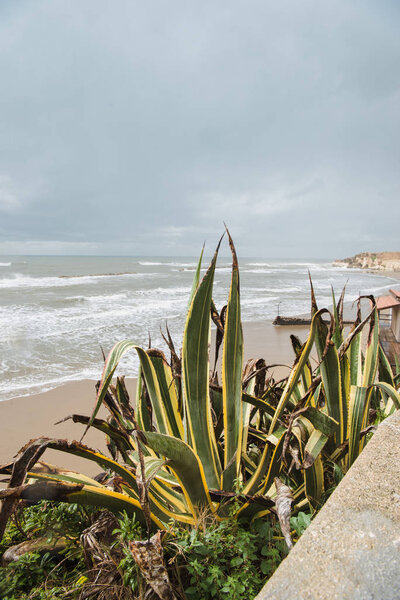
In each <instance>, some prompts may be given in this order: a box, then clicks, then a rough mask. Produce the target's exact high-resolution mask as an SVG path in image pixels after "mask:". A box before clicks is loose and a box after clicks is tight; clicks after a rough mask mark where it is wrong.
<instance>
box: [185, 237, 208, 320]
mask: <svg viewBox="0 0 400 600" xmlns="http://www.w3.org/2000/svg"><path fill="white" fill-rule="evenodd" d="M204 246H205V244H203V247H202V249H201V252H200V257H199V260H198V262H197V267H196V272H195V274H194V279H193V284H192V289H191V291H190V296H189V304H188V309H189V308H190V306H191V304H192V302H193V298H194V296H195V294H196V292H197V288H198V287H199V281H200V271H201V263H202V260H203V254H204Z"/></svg>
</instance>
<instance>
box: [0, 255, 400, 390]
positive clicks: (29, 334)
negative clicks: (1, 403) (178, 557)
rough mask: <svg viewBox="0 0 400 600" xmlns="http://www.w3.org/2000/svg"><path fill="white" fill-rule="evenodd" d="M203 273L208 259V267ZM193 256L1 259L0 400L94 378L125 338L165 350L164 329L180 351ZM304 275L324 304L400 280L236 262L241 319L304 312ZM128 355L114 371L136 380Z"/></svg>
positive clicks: (217, 291) (223, 263)
mask: <svg viewBox="0 0 400 600" xmlns="http://www.w3.org/2000/svg"><path fill="white" fill-rule="evenodd" d="M204 262H205V265H204V269H203V271H202V273H204V272H205V267H206V266H207V262H208V261H207V260H205V261H204ZM196 265H197V259H195V258H190V257H179V258H177V257H119V256H118V257H117V256H113V257H110V256H0V332H1V335H0V400H7V399H10V398H14V397H19V396H25V395H30V394H34V393H38V392H42V391H45V390H49V389H52V388H54V387H57V386H59V385H61V384H63V383H65V382H67V381H73V380H81V379H99V377H100V375H101V371H102V365H103V352H104V353H106V354H107V353H108V352H109V350H110V349H111V348H112V346H113V345H114V344H115V343H116V342H118V341H120V340H123V339H129V340H133V341H134V342H135V343H137V344H139V345H141V346H143V347H145V348H146V347H148V344H149V337H150V338H151V345H152V347H158V348H161V349H163V348H164V349H165V344H164V342H163V339H162V331H165V327H166V325H168V328H169V330H170V332H171V335H172V337H173V339H174V340H175V343H176V347H177V348H178V349H180V347H181V342H182V333H183V328H184V322H185V314H186V310H187V305H188V298H189V294H190V290H191V286H192V282H193V277H194V274H195V269H196ZM308 272H310V273H311V276H312V279H313V284H314V287H315V291H316V296H317V300H318V304H319V306H320V307H324V306H329V305H331V287H333V288H334V290H335V292H336V293H337V295H339V294H340V291H341V289H342V288H343V286H344V285H345V284H347V288H346V289H347V294H346V298H347V300H348V301H349V302H351V301H353V300H354V299H356V298H357V297H358V295H359V294H360V293H361V294H364V293H368V294H371V293H373V294H375V295H381V294H384V293H385V292H386V291H387V290H388V289H389V288H390V287H393V285H394V283H398V280H397V279H396V280H395V279H392V278H391V277H388V276H384V275H382V274H377V273H368V272H365V271H361V270H356V269H347V268H344V267H338V266H333V265H332V263H331V262H328V261H321V260H315V259H296V260H284V259H282V260H279V259H274V260H269V259H265V258H260V259H256V258H251V259H242V260H240V278H241V279H240V282H241V306H242V319H243V321H253V322H255V321H265V320H267V321H271V320H272V319H274V317H275V316H276V315H277V314H278V313H279V314H280V315H282V316H292V315H298V314H304V313H307V312H309V310H310V294H309V281H308ZM230 273H231V262H230V259H229V258H228V257H225V258H224V257H221V258H220V259H219V261H218V265H217V268H216V273H215V285H214V301H215V303H216V305H217V307H218V308H221V307H222V306H223V305H224V304H225V303H226V300H227V296H228V291H229V281H230ZM134 354H135V353H131V355H128V356H127V357H126V358H124V360H123V362H122V363H121V369H120V372H121V373H124V374H125V375H127V376H134V375H136V374H137V368H138V363H137V358H136V356H135V355H134Z"/></svg>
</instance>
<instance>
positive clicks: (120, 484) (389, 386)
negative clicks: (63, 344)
mask: <svg viewBox="0 0 400 600" xmlns="http://www.w3.org/2000/svg"><path fill="white" fill-rule="evenodd" d="M227 236H228V240H229V246H230V250H231V253H232V274H231V283H230V289H229V294H228V298H227V303H226V305H225V306H223V307H222V308H221V309H218V308H217V307H216V306H215V303H214V300H213V282H214V274H215V268H216V263H217V257H218V251H219V246H220V244H218V247H217V249H216V252H215V254H214V256H213V258H212V260H211V263H210V265H209V267H208V269H207V270H206V273H205V275H204V277H203V278H202V279H201V278H200V274H201V266H202V255H201V256H200V260H199V263H198V266H197V270H196V274H195V278H194V282H193V288H192V291H191V295H190V298H189V307H188V314H187V319H186V325H185V330H184V335H183V346H182V351H181V352H179V351H178V350H177V349H176V347H175V345H174V343H173V340H172V338H171V336H170V334H169V331H168V328H167V329H166V332H165V341H166V345H167V348H168V351H169V358H168V359H167V357H166V356H165V353H164V352H162V351H161V350H158V349H153V348H149V349H144V348H141V347H139V346H138V345H137V344H135V343H134V342H131V341H127V340H125V341H122V342H118V343H117V344H116V345H115V346H114V347H113V349H112V350H111V352H110V353H109V355H108V357H107V358H106V359H105V365H104V370H103V374H102V377H101V380H100V382H99V383H98V388H97V399H96V403H95V407H94V410H93V412H92V414H91V415H90V416H89V415H77V414H75V415H72V416H71V417H70V418H71V419H72V420H73V421H74V422H76V423H80V424H83V425H84V426H85V433H86V431H87V429H88V428H89V427H94V428H96V429H99V430H100V431H102V432H103V433H104V434H105V436H106V439H107V447H108V451H109V453H108V455H107V454H104V453H100V452H98V451H95V450H92V449H91V448H89V447H87V446H86V445H85V443H84V441H83V440H84V435H85V434H84V435H83V437H82V439H81V441H80V442H69V441H66V440H58V439H49V438H40V439H37V440H34V441H31V442H30V443H29V444H27V445H26V446H25V447H24V448H23V449H22V450H21V452H20V455H19V456H18V458H17V460H16V461H15V462H14V463H11V464H9V465H4V466H3V467H2V468H1V470H0V472H1V473H2V474H3V475H5V476H7V477H8V478H9V487H8V488H7V490H4V491H1V492H0V497H1V498H3V505H2V509H1V513H0V536H2V535H3V533H4V532H5V536H4V539H3V548H4V544H6V545H7V546H8V545H11V544H14V543H16V542H17V541H18V539H19V538H18V535H20V536H23V533H29V531H31V530H30V529H29V527H28V528H27V527H26V526H19V527H18V525H17V523H18V517H16V515H18V506H19V505H20V503H21V502H22V503H27V502H28V503H32V502H43V501H45V502H47V503H51V504H45V505H43V504H39V505H34V506H32V507H28V508H25V509H24V513H23V514H24V515H25V516H24V517H23V519H25V520H26V519H28V520H29V519H30V518H34V517H32V516H31V515H36V517H35V518H37V515H38V514H40V513H39V512H38V510H40V509H38V508H37V507H38V506H39V507H41V508H42V509H43V506H45V507H47V509H45V510H44V513H45V514H47V513H48V512H49V509H48V507H49V506H50V505H51V506H53V503H54V502H55V501H56V502H61V503H62V504H61V506H62V507H64V508H62V509H61V510H65V511H68V510H72V513H73V514H74V515H81V517H82V519H81V523H82V526H81V527H80V528H79V532H75V533H74V534H73V535H71V536H70V538H71V539H73V547H74V551H75V554H74V553H73V552H72V550H71V547H70V544H69V543H66V545H65V550H64V551H63V552H64V553H65V562H66V563H67V562H68V561H75V562H74V563H73V568H72V571H73V572H74V573H75V576H74V578H73V582H71V579H70V578H69V577H70V575H71V572H70V571H69V572H68V573H62V572H60V573H61V574H59V576H58V580H57V581H58V583H57V585H58V587H59V590H58V591H57V592H55V591H54V590H53V592H52V593H53V596H46V595H45V594H46V593H47V592H46V589H45V588H43V586H42V587H41V588H40V586H39V588H40V592H37V595H36V596H35V595H29V593H30V592H29V591H28V592H27V595H26V597H32V598H47V597H68V595H69V597H77V598H78V597H79V598H87V597H90V596H91V595H92V596H93V594H97V595H96V596H95V597H99V598H100V597H105V598H106V597H107V598H113V597H115V598H117V597H126V598H137V597H139V598H144V597H146V598H147V597H154V598H157V597H159V598H162V599H164V598H188V599H189V598H200V597H201V598H228V597H229V598H242V597H243V594H244V593H245V594H246V597H248V598H252V597H254V595H255V594H256V593H257V592H258V590H259V589H260V588H261V586H262V585H263V583H264V582H265V580H266V578H268V577H269V576H270V575H271V573H272V572H273V570H274V569H275V568H276V566H277V565H278V564H279V562H280V560H281V559H282V558H283V557H284V556H285V555H286V553H287V552H288V551H290V549H291V547H292V545H293V543H294V542H295V541H296V537H297V536H298V535H299V534H301V532H302V531H303V530H304V528H305V527H306V526H307V525H308V524H309V522H310V520H311V518H312V516H313V515H314V514H315V512H316V511H317V510H318V509H319V508H320V507H321V506H322V504H323V503H324V501H325V500H326V498H327V497H328V496H329V494H330V493H331V491H332V490H333V489H334V487H335V486H336V485H337V483H338V482H339V481H340V479H341V478H342V477H343V475H344V474H345V473H346V471H347V470H348V469H349V467H350V466H351V465H352V464H353V462H354V460H355V459H356V458H357V456H358V454H359V452H360V451H361V450H362V448H363V447H364V445H365V443H366V441H367V439H368V436H369V435H370V434H371V432H372V431H373V429H374V427H375V423H376V422H378V421H379V420H381V419H382V418H384V417H385V416H387V415H389V414H391V413H392V412H393V411H394V410H395V409H398V408H400V395H399V392H398V391H397V390H398V386H399V377H400V376H399V374H393V373H392V371H391V368H390V365H389V363H388V361H387V359H386V357H385V354H384V353H383V351H382V349H381V347H380V344H379V320H378V314H377V310H376V305H375V300H374V298H373V297H372V296H371V297H367V298H365V302H368V303H369V305H370V307H369V311H368V314H367V315H366V316H365V318H362V315H361V302H362V300H363V298H360V299H359V300H358V312H357V318H356V320H355V322H354V324H353V325H352V327H351V330H350V332H349V333H348V334H347V335H345V333H344V323H343V305H344V290H343V292H342V294H341V296H340V298H339V301H338V302H336V298H335V295H334V293H333V292H332V305H333V308H332V311H329V310H328V309H326V308H322V309H319V308H318V306H317V302H316V299H315V294H314V290H313V286H312V283H311V281H310V285H311V312H312V319H311V325H310V330H309V334H308V337H307V339H306V340H305V341H304V342H303V341H301V340H300V339H298V338H297V337H296V336H293V335H292V336H291V341H292V346H293V350H294V355H295V361H294V365H293V368H292V369H291V371H290V373H289V375H288V376H287V377H286V378H284V379H282V380H280V381H275V380H274V379H273V378H272V377H270V376H268V371H269V369H268V365H266V363H265V361H264V360H263V359H258V360H251V361H249V362H247V364H243V334H242V327H241V314H240V284H239V267H238V260H237V257H236V251H235V247H234V244H233V241H232V239H231V237H230V235H229V232H227ZM220 243H221V242H220ZM212 323H214V325H215V330H216V333H215V342H214V348H213V356H212V360H210V353H209V344H210V330H211V324H212ZM364 332H365V333H366V335H364V338H365V337H366V340H365V344H364V343H363V333H364ZM130 351H135V352H136V353H137V355H138V357H139V360H140V372H139V377H138V385H137V394H136V399H135V402H132V401H131V399H130V398H129V394H128V392H127V389H126V386H125V383H124V378H123V377H122V376H118V377H116V379H115V381H114V375H115V372H116V369H117V367H118V364H119V362H120V360H121V358H122V357H123V356H124V355H125V354H126V353H128V352H130ZM101 406H104V407H105V408H106V409H107V411H108V413H109V417H108V418H107V419H100V418H98V412H99V410H100V407H101ZM46 448H52V449H56V450H59V451H60V452H63V453H67V454H73V455H77V456H81V457H84V458H86V459H88V460H89V461H92V462H93V463H94V464H95V465H97V466H98V468H99V469H102V471H103V472H102V474H101V475H100V476H99V477H96V478H91V477H88V476H86V475H83V474H80V473H75V472H73V471H71V470H68V469H62V468H59V467H55V466H53V465H49V464H47V463H45V462H43V461H41V460H40V459H41V456H42V454H43V452H44V451H45V449H46ZM64 503H69V508H68V504H64ZM87 506H90V507H92V508H91V509H90V511H89V512H85V513H82V512H81V511H82V510H83V508H82V507H87ZM71 507H72V508H71ZM78 507H81V508H78ZM51 510H53V508H52V509H51ZM85 510H87V509H85ZM26 515H28V516H26ZM10 517H12V519H11V520H10ZM16 519H17V520H16ZM88 519H89V522H88ZM7 523H9V524H8V528H7V529H6V526H7ZM38 530H39V531H42V530H40V527H38ZM62 535H63V537H68V533H67V531H66V530H65V531H63V532H62ZM44 556H46V553H45V554H44ZM24 560H25V561H26V559H24ZM42 560H43V555H41V554H39V555H38V557H36V558H35V559H34V560H33V559H32V565H31V566H32V568H34V569H36V571H35V572H39V573H42V574H43V577H44V578H45V579H46V581H49V577H50V575H49V573H48V572H47V571H45V569H44V565H43V564H42V562H40V561H42ZM46 560H50V562H51V560H54V557H53V558H51V557H50V558H49V557H48V558H46V559H45V561H44V562H46ZM63 560H64V559H63ZM28 562H29V561H28ZM18 564H22V565H23V564H25V563H24V562H22V563H18ZM38 564H39V566H38ZM71 564H72V563H71ZM25 567H26V565H25ZM19 568H20V567H15V566H14V574H13V575H10V577H11V578H12V577H14V576H15V577H17V580H16V581H21V575H20V573H25V572H26V571H24V567H21V571H18V569H19ZM7 569H8V571H7V572H8V573H11V571H12V568H11V567H7ZM15 569H16V571H15ZM38 569H39V571H37V570H38ZM28 570H29V568H28ZM17 571H18V573H17V574H16V575H15V572H17ZM61 571H62V570H61ZM50 572H51V573H53V574H54V571H51V569H50ZM45 573H46V574H45ZM18 578H20V579H18ZM39 579H40V577H39ZM22 580H24V576H22ZM11 581H14V580H12V579H11ZM35 581H38V579H36V580H35ZM60 582H61V584H60ZM59 584H60V585H59ZM15 585H17V584H15ZM18 585H19V584H18ZM24 585H25V583H24ZM48 587H49V586H48ZM53 587H57V586H53ZM39 588H38V587H37V586H36V588H35V589H36V590H37V589H39ZM7 589H8V591H7V593H8V594H9V596H6V597H8V598H9V599H10V600H11V598H12V597H14V596H13V595H12V586H11V587H10V585H9V587H8V588H7ZM26 589H27V588H26ZM149 590H150V591H149ZM42 592H43V593H42ZM34 593H36V591H35V592H34ZM38 594H39V595H38ZM40 594H42V595H40ZM57 594H59V595H57ZM102 594H104V596H102ZM151 594H153V596H151ZM3 595H4V592H3ZM15 597H24V596H21V595H19V596H15Z"/></svg>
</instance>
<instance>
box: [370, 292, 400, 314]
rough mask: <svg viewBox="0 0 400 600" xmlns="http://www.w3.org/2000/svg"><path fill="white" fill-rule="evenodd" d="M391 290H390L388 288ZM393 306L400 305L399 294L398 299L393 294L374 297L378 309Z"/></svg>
mask: <svg viewBox="0 0 400 600" xmlns="http://www.w3.org/2000/svg"><path fill="white" fill-rule="evenodd" d="M390 291H392V290H390ZM393 306H400V294H399V300H396V298H393V296H380V297H379V298H377V299H376V308H377V309H378V310H384V309H385V308H392V307H393Z"/></svg>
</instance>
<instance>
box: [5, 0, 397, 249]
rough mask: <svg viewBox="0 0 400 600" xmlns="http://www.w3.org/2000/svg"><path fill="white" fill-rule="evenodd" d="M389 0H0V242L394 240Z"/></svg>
mask: <svg viewBox="0 0 400 600" xmlns="http://www.w3.org/2000/svg"><path fill="white" fill-rule="evenodd" d="M399 31H400V2H399V1H398V0H393V1H391V2H390V1H388V0H375V1H371V0H358V1H354V0H343V1H335V0H330V1H324V0H302V1H301V2H300V1H299V0H279V1H278V0H274V1H270V0H243V1H242V0H218V1H217V2H216V1H209V0H202V1H200V2H199V1H198V0H196V1H191V0H170V1H169V2H167V1H166V0H151V1H149V2H143V1H136V0H75V1H72V0H31V1H24V0H0V252H1V253H42V254H48V253H49V254H52V253H66V254H69V253H72V254H86V253H88V254H106V253H111V254H133V255H138V254H139V255H148V254H153V255H157V254H165V255H183V254H184V255H197V254H198V251H199V248H200V246H201V244H202V242H203V241H204V240H207V243H208V245H209V246H211V247H213V246H214V245H215V243H216V241H217V238H218V236H219V234H220V233H221V232H222V230H223V221H226V223H227V224H228V226H229V227H230V229H231V233H232V235H233V237H234V240H235V242H236V245H237V249H238V251H239V253H240V255H241V256H265V257H268V256H270V257H296V256H299V257H318V256H319V257H321V258H330V257H332V258H334V257H343V256H347V255H351V254H354V253H356V252H360V251H364V250H372V251H379V250H400V235H399V231H400V164H399V158H400V151H399V144H400V35H399Z"/></svg>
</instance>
